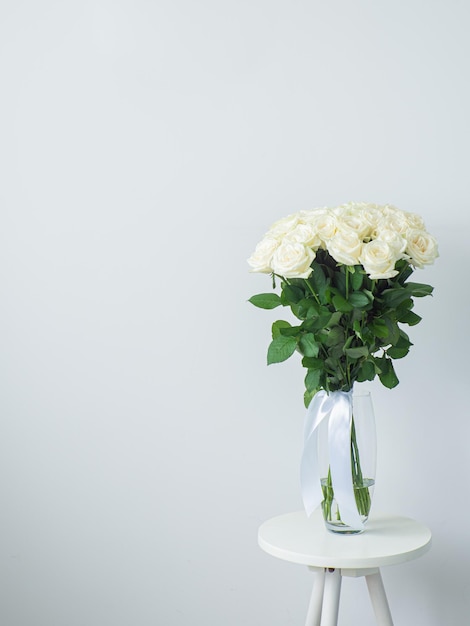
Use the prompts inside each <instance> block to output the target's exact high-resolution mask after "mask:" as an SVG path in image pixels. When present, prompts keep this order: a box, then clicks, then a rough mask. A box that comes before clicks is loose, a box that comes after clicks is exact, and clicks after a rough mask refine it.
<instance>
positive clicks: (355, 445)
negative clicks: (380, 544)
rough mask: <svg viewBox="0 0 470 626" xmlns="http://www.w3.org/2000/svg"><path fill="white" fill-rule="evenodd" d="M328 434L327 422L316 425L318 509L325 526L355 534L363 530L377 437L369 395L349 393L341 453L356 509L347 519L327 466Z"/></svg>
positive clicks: (335, 531) (328, 454)
mask: <svg viewBox="0 0 470 626" xmlns="http://www.w3.org/2000/svg"><path fill="white" fill-rule="evenodd" d="M330 438H331V433H330V435H329V431H328V423H324V424H322V425H321V427H320V431H319V436H318V461H319V469H320V477H321V479H320V480H321V488H322V493H323V501H322V503H321V508H322V512H323V519H324V520H325V525H326V528H327V529H328V530H329V531H331V532H334V533H343V534H358V533H361V532H362V531H363V530H364V526H365V524H366V522H367V519H368V517H369V512H370V508H371V503H372V495H373V490H374V485H375V472H376V458H377V454H376V450H377V438H376V430H375V417H374V409H373V405H372V398H371V394H370V392H368V391H357V392H356V390H354V392H353V396H352V418H351V428H350V432H349V438H348V439H349V440H347V439H345V440H344V444H343V452H342V453H343V455H344V458H345V461H346V462H347V463H349V460H350V469H351V479H352V492H353V494H354V499H352V497H351V501H352V502H354V503H355V506H356V509H357V515H356V511H354V515H353V516H352V518H353V521H352V522H351V516H349V519H348V522H346V520H345V519H342V516H341V502H339V501H338V499H339V498H336V497H335V489H334V484H335V483H334V479H332V472H331V466H330V455H331V443H330Z"/></svg>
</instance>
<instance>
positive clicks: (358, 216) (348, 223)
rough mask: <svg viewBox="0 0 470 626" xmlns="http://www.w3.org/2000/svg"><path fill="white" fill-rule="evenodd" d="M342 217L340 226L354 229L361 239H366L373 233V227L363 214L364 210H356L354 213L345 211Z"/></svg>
mask: <svg viewBox="0 0 470 626" xmlns="http://www.w3.org/2000/svg"><path fill="white" fill-rule="evenodd" d="M339 219H340V224H341V226H340V228H341V227H345V228H348V229H350V230H352V231H354V232H355V233H356V234H357V236H358V237H359V239H365V238H367V237H370V235H371V234H372V229H371V227H370V225H369V222H367V221H366V220H365V219H364V217H363V215H362V211H356V212H354V213H344V214H343V215H341V217H340V218H339Z"/></svg>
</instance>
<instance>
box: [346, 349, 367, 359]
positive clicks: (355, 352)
mask: <svg viewBox="0 0 470 626" xmlns="http://www.w3.org/2000/svg"><path fill="white" fill-rule="evenodd" d="M345 352H346V354H347V355H348V356H349V357H351V359H360V358H361V357H364V356H369V348H368V347H367V346H359V347H357V348H347V349H346V350H345Z"/></svg>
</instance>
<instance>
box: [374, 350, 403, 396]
mask: <svg viewBox="0 0 470 626" xmlns="http://www.w3.org/2000/svg"><path fill="white" fill-rule="evenodd" d="M376 360H378V361H380V373H379V378H380V382H381V383H382V385H384V386H385V387H387V389H393V388H394V387H396V386H397V385H398V383H399V380H398V378H397V375H396V374H395V370H394V368H393V363H392V361H391V359H389V358H387V357H386V356H384V357H382V358H380V359H376Z"/></svg>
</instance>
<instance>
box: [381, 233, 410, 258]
mask: <svg viewBox="0 0 470 626" xmlns="http://www.w3.org/2000/svg"><path fill="white" fill-rule="evenodd" d="M375 241H385V243H388V245H389V246H390V248H392V250H393V251H394V253H395V254H396V257H397V260H398V259H400V258H402V257H403V254H404V252H405V249H406V244H407V242H406V239H405V237H402V235H400V234H399V233H397V232H396V231H395V230H391V229H390V228H387V229H384V230H381V231H380V234H379V237H378V238H377V239H376V240H375Z"/></svg>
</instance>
